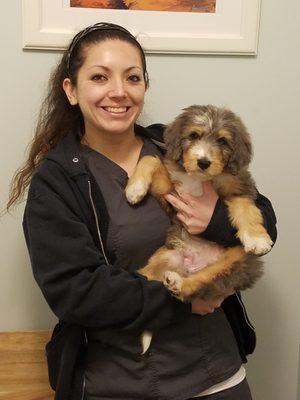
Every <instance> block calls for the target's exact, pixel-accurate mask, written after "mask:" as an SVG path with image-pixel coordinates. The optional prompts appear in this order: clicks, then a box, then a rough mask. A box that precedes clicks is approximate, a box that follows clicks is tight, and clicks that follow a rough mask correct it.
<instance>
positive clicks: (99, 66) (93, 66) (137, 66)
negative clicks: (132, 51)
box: [88, 64, 142, 72]
mask: <svg viewBox="0 0 300 400" xmlns="http://www.w3.org/2000/svg"><path fill="white" fill-rule="evenodd" d="M91 68H102V69H104V70H105V71H110V70H111V69H110V68H108V67H106V66H105V65H99V64H96V65H92V66H90V67H89V68H88V69H91ZM135 68H138V69H140V70H142V68H141V67H140V66H139V65H133V66H132V67H128V68H126V69H125V72H128V71H130V70H131V69H135Z"/></svg>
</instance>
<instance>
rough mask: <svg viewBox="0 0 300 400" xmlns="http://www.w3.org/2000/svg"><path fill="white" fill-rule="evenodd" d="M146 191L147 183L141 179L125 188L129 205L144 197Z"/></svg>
mask: <svg viewBox="0 0 300 400" xmlns="http://www.w3.org/2000/svg"><path fill="white" fill-rule="evenodd" d="M148 189H149V185H148V183H147V182H146V181H144V180H142V179H139V180H137V181H135V182H134V183H132V184H129V185H128V186H127V187H126V189H125V194H126V198H127V200H128V201H129V203H130V204H136V203H138V202H139V201H141V200H142V199H143V198H144V197H145V195H146V194H147V192H148Z"/></svg>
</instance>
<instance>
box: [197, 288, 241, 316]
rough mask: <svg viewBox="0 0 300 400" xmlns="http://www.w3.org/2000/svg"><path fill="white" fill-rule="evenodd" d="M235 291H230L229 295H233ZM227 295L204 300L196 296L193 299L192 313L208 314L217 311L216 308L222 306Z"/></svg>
mask: <svg viewBox="0 0 300 400" xmlns="http://www.w3.org/2000/svg"><path fill="white" fill-rule="evenodd" d="M233 293H234V292H230V293H228V296H230V295H232V294H233ZM226 297H227V296H225V297H216V298H215V299H210V300H203V299H200V298H196V299H194V300H193V301H192V303H191V304H192V313H193V314H200V315H206V314H211V313H213V312H214V311H215V309H216V308H219V307H221V304H222V303H223V301H224V300H225V298H226Z"/></svg>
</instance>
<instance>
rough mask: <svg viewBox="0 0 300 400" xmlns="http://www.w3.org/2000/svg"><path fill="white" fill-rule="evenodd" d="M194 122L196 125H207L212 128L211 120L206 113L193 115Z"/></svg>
mask: <svg viewBox="0 0 300 400" xmlns="http://www.w3.org/2000/svg"><path fill="white" fill-rule="evenodd" d="M194 123H195V124H196V125H204V126H208V127H209V128H210V129H211V128H212V120H211V118H209V116H208V115H207V114H202V115H195V117H194Z"/></svg>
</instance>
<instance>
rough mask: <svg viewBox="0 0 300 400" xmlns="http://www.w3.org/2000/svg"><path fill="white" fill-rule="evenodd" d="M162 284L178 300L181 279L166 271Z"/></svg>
mask: <svg viewBox="0 0 300 400" xmlns="http://www.w3.org/2000/svg"><path fill="white" fill-rule="evenodd" d="M163 283H164V285H165V286H166V288H167V289H168V290H169V291H170V292H171V293H172V295H173V296H175V297H177V298H180V293H181V287H182V277H181V276H180V275H179V274H177V272H174V271H166V272H165V274H164V281H163Z"/></svg>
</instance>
